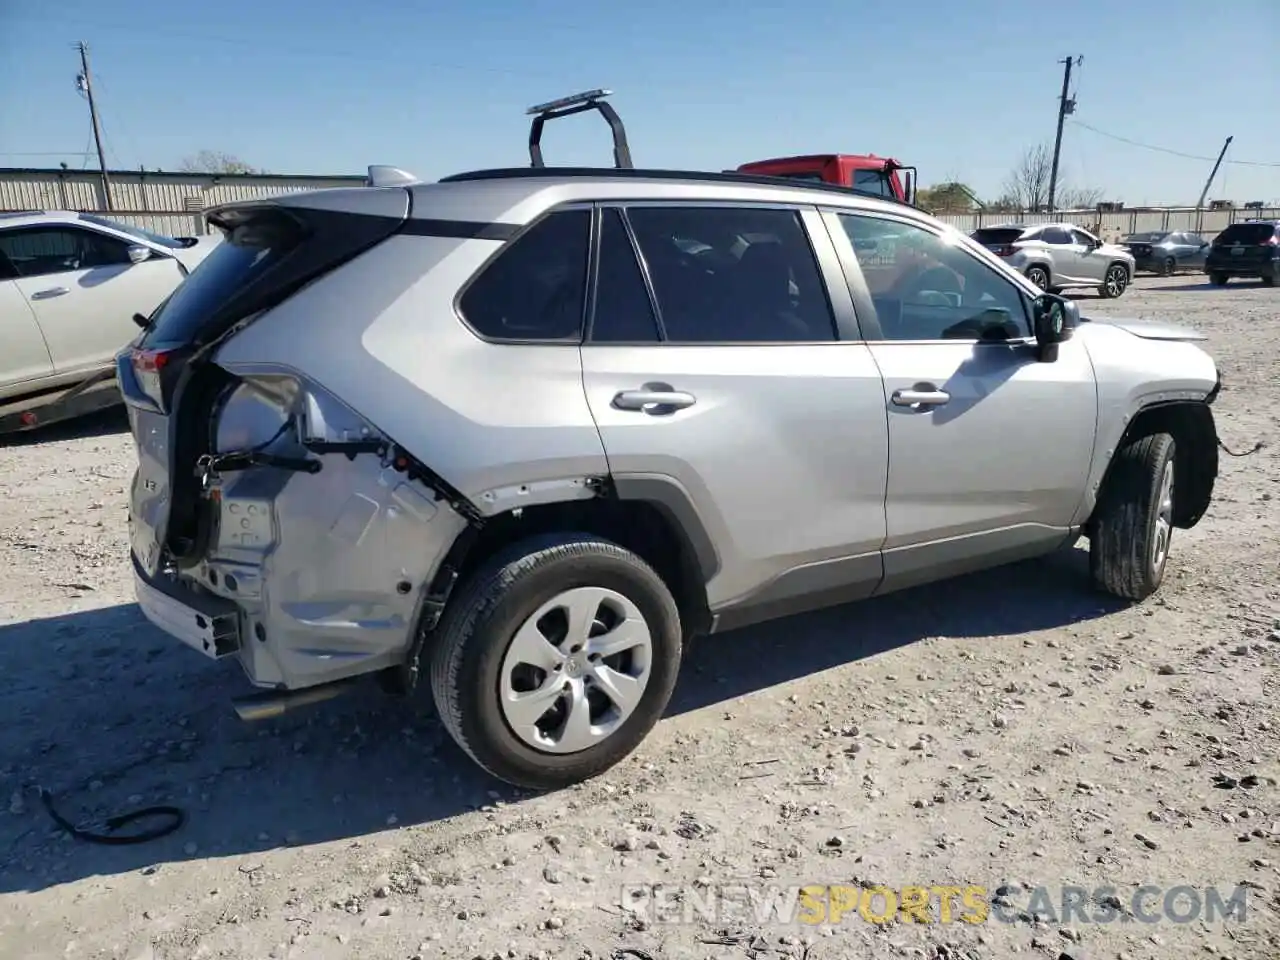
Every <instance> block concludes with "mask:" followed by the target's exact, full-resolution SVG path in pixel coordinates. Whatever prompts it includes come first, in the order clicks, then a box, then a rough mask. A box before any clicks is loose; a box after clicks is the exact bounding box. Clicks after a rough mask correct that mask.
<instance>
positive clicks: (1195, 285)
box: [1145, 278, 1265, 293]
mask: <svg viewBox="0 0 1280 960" xmlns="http://www.w3.org/2000/svg"><path fill="white" fill-rule="evenodd" d="M1262 286H1265V284H1263V282H1262V281H1261V280H1245V279H1243V278H1239V279H1235V278H1233V279H1232V280H1230V281H1228V282H1227V285H1226V286H1225V287H1217V286H1214V285H1213V284H1212V283H1210V282H1209V281H1208V280H1207V279H1205V280H1202V281H1199V282H1192V281H1187V282H1186V283H1170V284H1167V285H1165V284H1162V285H1161V286H1158V287H1147V288H1145V289H1147V290H1149V291H1150V292H1152V293H1175V292H1178V291H1185V290H1233V289H1239V288H1240V287H1245V288H1246V289H1250V290H1252V289H1255V288H1258V287H1262Z"/></svg>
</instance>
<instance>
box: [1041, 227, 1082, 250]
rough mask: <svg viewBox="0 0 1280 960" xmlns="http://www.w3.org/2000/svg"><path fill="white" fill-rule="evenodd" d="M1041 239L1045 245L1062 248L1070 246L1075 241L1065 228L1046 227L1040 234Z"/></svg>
mask: <svg viewBox="0 0 1280 960" xmlns="http://www.w3.org/2000/svg"><path fill="white" fill-rule="evenodd" d="M1040 239H1041V240H1043V241H1044V242H1045V243H1052V244H1057V245H1060V246H1070V245H1071V244H1072V243H1073V242H1074V241H1073V240H1072V239H1071V231H1069V230H1067V229H1066V228H1065V227H1045V228H1044V230H1043V231H1042V232H1041V234H1040Z"/></svg>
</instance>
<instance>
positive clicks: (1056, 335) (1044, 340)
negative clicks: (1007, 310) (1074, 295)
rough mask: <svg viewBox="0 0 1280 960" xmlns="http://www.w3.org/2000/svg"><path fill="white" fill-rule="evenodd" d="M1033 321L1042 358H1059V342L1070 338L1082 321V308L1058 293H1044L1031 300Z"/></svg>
mask: <svg viewBox="0 0 1280 960" xmlns="http://www.w3.org/2000/svg"><path fill="white" fill-rule="evenodd" d="M1031 312H1032V317H1033V320H1032V323H1033V326H1034V332H1035V336H1036V345H1037V346H1038V347H1039V348H1040V360H1041V361H1042V362H1045V363H1052V362H1053V361H1054V360H1056V359H1057V358H1058V344H1060V343H1063V342H1064V341H1067V340H1070V339H1071V337H1072V335H1073V334H1074V333H1075V329H1076V327H1077V326H1078V325H1079V323H1080V308H1079V307H1078V306H1076V305H1075V303H1074V302H1072V301H1071V300H1067V299H1066V298H1065V297H1060V296H1058V295H1057V294H1056V293H1042V294H1040V295H1039V296H1038V297H1036V298H1035V299H1034V300H1032V301H1031Z"/></svg>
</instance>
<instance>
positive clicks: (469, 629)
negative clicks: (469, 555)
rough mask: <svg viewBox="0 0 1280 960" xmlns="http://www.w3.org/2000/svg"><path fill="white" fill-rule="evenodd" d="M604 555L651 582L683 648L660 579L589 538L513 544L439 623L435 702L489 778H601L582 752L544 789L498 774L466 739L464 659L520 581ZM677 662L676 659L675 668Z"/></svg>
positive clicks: (596, 759) (557, 536)
mask: <svg viewBox="0 0 1280 960" xmlns="http://www.w3.org/2000/svg"><path fill="white" fill-rule="evenodd" d="M601 554H604V555H605V556H608V557H612V558H615V559H617V560H621V561H623V562H624V563H626V564H627V565H628V566H630V567H632V569H633V570H635V572H637V573H639V574H640V575H641V576H642V577H644V578H645V579H649V580H650V581H651V582H650V586H651V588H652V589H653V592H654V594H655V596H657V597H658V598H659V599H660V600H661V601H662V604H663V606H664V607H665V608H666V609H665V613H666V614H667V616H668V617H669V618H670V623H669V624H668V628H669V629H674V637H675V642H676V643H677V644H679V643H680V629H679V623H680V616H679V612H678V610H677V608H676V604H675V601H674V599H672V597H671V594H670V591H668V590H667V587H666V584H665V583H664V582H663V580H662V578H661V577H659V576H658V574H657V573H656V572H655V571H654V570H653V568H652V567H650V566H649V565H648V564H647V563H645V562H644V560H642V559H641V558H640V557H638V556H636V555H635V554H634V553H632V552H631V551H630V550H627V549H625V548H623V547H621V546H619V545H618V544H616V543H614V542H612V541H610V540H605V539H603V538H601V537H598V536H596V535H594V534H588V533H563V534H561V533H552V534H543V535H540V536H536V537H530V538H528V539H525V540H521V541H518V542H516V543H512V544H510V545H509V546H507V547H505V548H503V549H501V550H499V551H497V552H496V553H495V554H494V555H493V556H492V557H490V558H489V559H488V560H486V561H485V562H484V563H483V564H482V565H481V566H480V567H478V568H477V569H476V570H475V571H474V572H473V573H472V575H471V576H470V577H468V578H467V580H466V581H465V582H464V583H463V584H462V585H461V587H460V590H459V593H457V594H455V595H454V597H453V598H452V599H451V600H450V602H449V604H448V606H447V608H446V610H445V614H444V616H443V617H442V618H441V621H440V625H439V627H438V628H437V634H436V636H435V638H434V641H433V643H432V644H431V646H430V648H429V653H430V656H431V667H430V676H431V693H432V698H433V699H434V701H435V704H436V710H437V712H438V713H439V715H440V720H441V722H442V723H443V724H444V727H445V730H446V731H447V732H448V733H449V735H450V737H452V739H453V740H454V742H456V743H457V744H458V746H459V747H461V748H462V750H463V751H464V752H465V753H466V754H467V756H469V757H470V758H471V759H472V760H473V761H475V763H476V764H478V765H479V766H480V767H481V768H482V769H483V770H485V771H486V772H487V773H489V774H490V775H491V776H494V777H497V778H498V779H501V780H506V781H507V782H512V783H517V784H518V785H520V786H527V787H533V788H541V787H544V786H553V785H559V784H562V783H563V782H564V781H566V780H573V779H578V778H583V779H585V778H586V777H589V776H592V775H594V774H596V773H599V772H602V769H601V768H602V763H601V760H600V754H599V753H596V752H593V751H584V753H583V755H582V757H581V758H580V759H579V760H578V761H577V762H576V763H575V762H574V761H573V760H572V759H562V760H561V761H560V763H559V764H558V765H557V767H556V772H555V775H554V777H553V778H548V780H547V781H546V782H545V783H543V782H538V778H536V777H519V778H515V777H513V776H512V774H511V771H507V770H501V769H496V768H495V765H494V764H492V763H490V762H488V761H487V760H486V759H485V756H484V753H485V751H483V750H478V749H477V747H476V745H475V744H473V743H472V742H471V740H470V738H469V737H468V736H467V732H466V725H465V723H464V721H463V711H464V709H466V706H467V704H466V703H465V700H466V698H467V692H466V691H465V689H464V688H463V684H462V682H461V673H462V667H463V659H464V657H465V655H466V654H467V652H468V648H469V644H470V642H471V639H472V636H473V635H474V633H475V630H476V628H477V625H479V624H481V623H483V622H484V620H485V619H487V617H488V615H489V614H490V613H491V612H492V611H493V610H494V608H495V607H496V606H497V605H498V604H499V603H501V602H502V600H503V598H504V597H505V596H506V594H507V592H508V590H510V589H511V587H512V586H513V585H514V584H515V583H516V582H517V581H519V580H521V579H523V578H525V577H527V576H529V575H530V574H532V573H533V572H534V571H536V570H538V569H539V568H541V567H544V566H546V565H548V564H550V563H558V562H562V561H564V560H572V559H589V558H592V557H600V556H601ZM655 629H660V628H659V627H655ZM677 654H679V650H678V649H677ZM424 655H425V654H424ZM678 659H679V658H678V657H677V662H678ZM645 732H646V733H647V732H648V731H647V730H646V731H645ZM627 752H629V750H628V751H627ZM624 755H625V754H624ZM570 756H572V755H570ZM620 759H621V757H620V756H619V757H616V758H613V759H611V760H608V761H607V762H605V763H604V764H603V768H606V769H607V767H609V766H612V765H613V764H614V763H616V762H617V761H618V760H620Z"/></svg>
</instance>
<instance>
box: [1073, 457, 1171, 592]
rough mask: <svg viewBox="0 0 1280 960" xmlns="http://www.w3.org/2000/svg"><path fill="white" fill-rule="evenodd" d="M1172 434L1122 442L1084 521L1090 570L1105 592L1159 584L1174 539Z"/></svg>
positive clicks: (1150, 589) (1155, 587)
mask: <svg viewBox="0 0 1280 960" xmlns="http://www.w3.org/2000/svg"><path fill="white" fill-rule="evenodd" d="M1175 452H1176V448H1175V445H1174V442H1173V437H1171V436H1170V435H1169V434H1167V433H1153V434H1149V435H1147V436H1144V437H1139V438H1137V439H1136V440H1132V441H1130V442H1129V443H1127V444H1125V446H1123V447H1122V448H1121V449H1120V450H1119V452H1117V453H1116V456H1115V459H1114V460H1113V461H1112V463H1111V469H1110V472H1109V473H1108V476H1107V482H1106V485H1105V486H1104V487H1103V488H1102V492H1101V494H1100V495H1099V497H1098V504H1097V506H1096V508H1095V509H1094V514H1093V519H1092V520H1091V521H1090V525H1089V572H1090V574H1091V575H1092V577H1093V582H1094V583H1095V584H1096V585H1097V586H1098V587H1100V588H1101V589H1102V590H1105V591H1106V592H1107V593H1110V594H1113V595H1114V596H1117V597H1122V598H1123V599H1125V600H1145V599H1146V598H1147V597H1149V596H1151V595H1152V594H1153V593H1155V592H1156V590H1158V589H1159V588H1160V584H1161V582H1162V581H1163V580H1164V572H1165V568H1166V567H1167V566H1168V562H1169V546H1170V544H1171V542H1172V539H1173V503H1174V499H1173V498H1174V496H1175V495H1176V492H1177V491H1176V490H1175V489H1174V483H1173V481H1174V454H1175Z"/></svg>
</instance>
